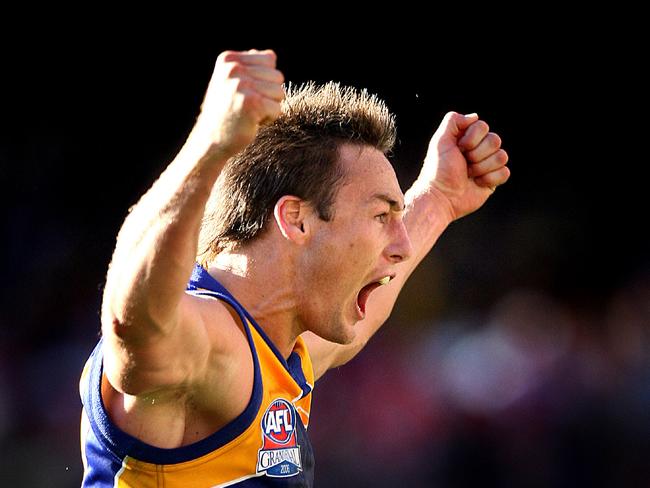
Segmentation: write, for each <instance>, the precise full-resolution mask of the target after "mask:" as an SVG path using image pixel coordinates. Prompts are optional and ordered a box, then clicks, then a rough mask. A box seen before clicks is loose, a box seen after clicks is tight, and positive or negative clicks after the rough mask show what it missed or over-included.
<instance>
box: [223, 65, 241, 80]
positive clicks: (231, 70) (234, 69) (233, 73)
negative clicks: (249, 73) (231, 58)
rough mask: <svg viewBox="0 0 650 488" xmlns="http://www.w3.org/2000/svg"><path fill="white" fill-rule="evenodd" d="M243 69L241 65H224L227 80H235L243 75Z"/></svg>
mask: <svg viewBox="0 0 650 488" xmlns="http://www.w3.org/2000/svg"><path fill="white" fill-rule="evenodd" d="M244 71H245V68H244V66H243V65H242V64H240V63H236V62H230V63H227V64H226V75H227V76H228V77H229V78H235V77H238V76H241V75H242V74H244Z"/></svg>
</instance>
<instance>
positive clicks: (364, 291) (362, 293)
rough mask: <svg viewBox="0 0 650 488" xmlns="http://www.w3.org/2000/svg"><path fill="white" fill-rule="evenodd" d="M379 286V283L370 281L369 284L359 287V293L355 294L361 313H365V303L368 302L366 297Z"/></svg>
mask: <svg viewBox="0 0 650 488" xmlns="http://www.w3.org/2000/svg"><path fill="white" fill-rule="evenodd" d="M378 286H379V283H377V282H375V283H370V284H369V285H366V286H364V287H363V288H361V291H360V292H359V295H358V296H357V305H358V306H359V310H361V313H363V314H364V315H365V313H366V303H367V302H368V297H369V296H370V293H371V292H372V291H373V290H374V289H375V288H377V287H378Z"/></svg>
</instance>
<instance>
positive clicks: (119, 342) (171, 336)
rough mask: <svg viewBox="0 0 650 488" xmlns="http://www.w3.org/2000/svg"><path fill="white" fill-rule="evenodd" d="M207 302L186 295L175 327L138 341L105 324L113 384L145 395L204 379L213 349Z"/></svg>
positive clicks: (106, 352) (106, 354)
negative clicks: (208, 323)
mask: <svg viewBox="0 0 650 488" xmlns="http://www.w3.org/2000/svg"><path fill="white" fill-rule="evenodd" d="M205 302H206V300H205V299H201V298H198V297H195V296H192V295H188V294H184V295H183V297H182V298H181V300H180V302H179V305H178V308H177V314H176V318H175V323H174V324H173V327H170V328H169V329H168V330H167V331H165V332H153V333H151V334H148V335H147V336H146V337H145V338H142V337H138V340H129V336H128V334H120V333H117V331H116V330H115V327H113V326H110V325H109V326H106V325H105V326H104V327H103V332H104V370H105V373H106V375H107V377H108V379H109V381H110V382H111V384H112V385H113V387H114V388H116V389H117V390H118V391H121V392H123V393H128V394H132V395H141V394H145V393H147V392H150V391H156V390H161V389H171V388H178V387H182V386H185V385H187V386H189V385H190V384H192V383H193V382H194V381H196V379H197V378H200V377H201V376H202V373H203V370H204V369H205V368H206V367H207V361H208V358H209V356H210V352H211V350H212V348H213V341H212V340H210V334H209V331H208V328H207V317H208V315H207V311H206V308H207V304H206V303H205ZM210 305H212V306H214V304H210ZM217 306H219V305H217ZM137 326H138V324H133V325H132V327H137ZM126 327H128V326H126Z"/></svg>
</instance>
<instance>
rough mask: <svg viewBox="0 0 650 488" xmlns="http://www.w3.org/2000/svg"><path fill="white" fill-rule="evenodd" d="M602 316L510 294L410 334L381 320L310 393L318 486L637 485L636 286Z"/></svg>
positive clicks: (649, 335) (644, 439)
mask: <svg viewBox="0 0 650 488" xmlns="http://www.w3.org/2000/svg"><path fill="white" fill-rule="evenodd" d="M423 298H424V297H422V299H423ZM605 310H606V313H605V314H604V315H602V316H593V315H591V314H590V313H589V311H585V310H577V309H576V308H575V307H572V306H571V304H567V303H562V302H561V301H559V300H557V299H554V298H552V297H551V296H550V295H549V294H548V293H545V292H544V291H542V290H536V289H514V290H512V291H510V292H508V293H506V294H505V295H504V296H503V297H502V298H501V299H500V300H499V301H498V302H497V303H495V304H494V306H493V308H492V309H491V310H489V311H488V312H487V313H482V314H476V315H472V313H471V311H468V313H467V314H466V315H464V316H455V317H449V318H448V319H445V320H441V321H431V322H427V323H423V324H420V325H421V326H420V327H419V328H416V330H408V329H407V330H404V328H403V327H401V324H400V318H399V317H393V319H392V320H391V322H390V323H389V324H388V325H387V326H386V330H384V331H383V333H381V334H380V335H379V336H377V337H376V338H375V339H374V340H373V341H372V342H371V343H370V345H369V346H368V348H367V350H366V351H365V352H364V353H363V354H361V355H359V356H358V357H357V358H356V359H354V360H353V361H352V362H351V363H350V364H348V365H346V366H344V367H343V368H341V369H340V370H338V371H333V372H330V373H329V374H328V375H326V376H325V377H324V378H323V379H322V380H321V381H320V382H319V383H318V384H317V388H316V390H315V391H316V392H317V395H316V396H315V407H314V410H313V414H312V417H313V420H312V422H313V424H312V427H311V434H312V436H313V440H314V444H315V452H316V456H317V461H318V464H317V467H318V469H317V478H318V479H319V481H320V483H318V486H341V487H343V486H345V487H397V486H400V487H407V486H408V487H410V488H417V487H442V488H444V487H449V488H460V487H474V486H481V487H513V488H514V487H524V486H525V487H540V488H541V487H600V486H602V487H642V486H650V280H648V276H646V277H645V279H638V280H635V281H633V282H631V283H628V284H627V285H626V286H625V287H623V288H621V289H620V290H617V291H616V293H615V294H614V295H613V296H611V298H610V299H609V301H608V303H607V304H606V306H605Z"/></svg>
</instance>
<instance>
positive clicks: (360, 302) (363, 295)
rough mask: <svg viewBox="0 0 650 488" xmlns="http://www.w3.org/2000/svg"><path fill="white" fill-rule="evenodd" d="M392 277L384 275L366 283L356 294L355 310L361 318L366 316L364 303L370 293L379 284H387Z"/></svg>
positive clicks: (366, 301)
mask: <svg viewBox="0 0 650 488" xmlns="http://www.w3.org/2000/svg"><path fill="white" fill-rule="evenodd" d="M393 278H394V276H384V277H383V278H382V279H380V280H377V281H373V282H371V283H368V284H367V285H366V286H364V287H363V288H361V290H360V291H359V294H358V295H357V312H359V317H360V318H361V319H363V318H364V317H365V316H366V304H367V303H368V298H369V297H370V294H371V293H372V292H373V291H375V290H376V289H377V288H379V287H380V286H382V285H386V284H388V282H389V281H390V280H392V279H393Z"/></svg>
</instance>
